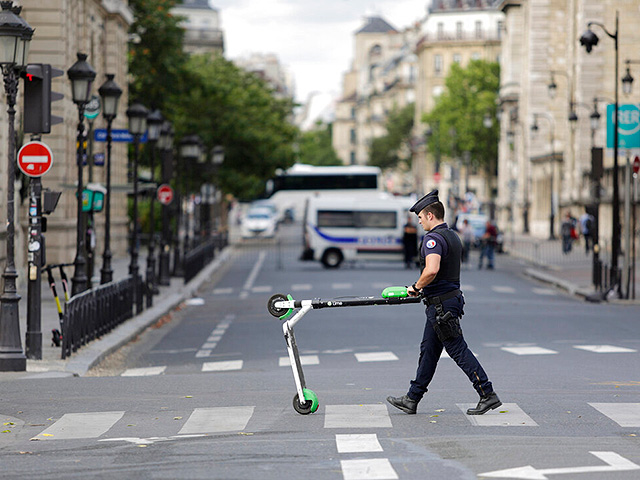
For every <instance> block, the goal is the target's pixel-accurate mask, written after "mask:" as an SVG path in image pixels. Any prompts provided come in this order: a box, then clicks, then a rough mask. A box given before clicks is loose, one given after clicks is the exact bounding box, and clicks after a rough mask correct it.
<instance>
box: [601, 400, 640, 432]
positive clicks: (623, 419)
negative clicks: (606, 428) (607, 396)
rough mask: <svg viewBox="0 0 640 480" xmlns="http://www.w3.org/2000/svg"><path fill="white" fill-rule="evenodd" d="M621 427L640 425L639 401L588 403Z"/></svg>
mask: <svg viewBox="0 0 640 480" xmlns="http://www.w3.org/2000/svg"><path fill="white" fill-rule="evenodd" d="M589 405H591V406H592V407H593V408H595V409H596V410H598V411H599V412H600V413H602V414H603V415H606V416H607V417H609V418H610V419H611V420H613V421H614V422H616V423H617V424H618V425H620V426H621V427H640V403H590V404H589Z"/></svg>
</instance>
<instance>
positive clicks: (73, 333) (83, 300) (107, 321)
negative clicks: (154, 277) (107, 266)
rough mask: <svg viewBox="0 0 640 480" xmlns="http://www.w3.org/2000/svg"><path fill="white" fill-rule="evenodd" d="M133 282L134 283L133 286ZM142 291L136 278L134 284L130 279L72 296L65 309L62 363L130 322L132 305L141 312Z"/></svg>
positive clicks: (131, 278)
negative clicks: (87, 345) (91, 342)
mask: <svg viewBox="0 0 640 480" xmlns="http://www.w3.org/2000/svg"><path fill="white" fill-rule="evenodd" d="M134 281H136V282H137V284H136V285H134ZM134 287H135V288H134ZM142 289H143V281H142V277H141V276H140V275H138V278H137V279H135V280H134V278H133V277H131V276H129V277H127V278H125V279H124V280H120V281H118V282H110V283H107V284H104V285H100V286H99V287H96V288H93V289H91V290H87V291H86V292H83V293H81V294H78V295H75V296H73V297H72V298H71V299H70V300H69V301H68V302H67V304H66V306H65V312H64V320H63V324H62V359H65V358H67V357H68V356H70V355H71V354H72V353H74V352H76V351H77V350H78V349H79V348H80V347H82V346H83V345H86V344H87V343H89V342H90V341H92V340H95V339H96V338H98V337H100V336H102V335H104V334H105V333H107V332H109V331H111V330H112V329H113V328H115V327H116V326H118V325H119V324H121V323H122V322H124V321H125V320H128V319H130V318H132V317H133V307H134V304H135V303H137V310H136V311H137V312H140V311H141V310H142V295H141V292H142ZM134 292H139V294H138V295H137V297H138V298H137V299H134ZM136 300H137V301H136Z"/></svg>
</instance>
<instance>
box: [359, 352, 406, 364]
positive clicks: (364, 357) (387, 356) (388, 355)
mask: <svg viewBox="0 0 640 480" xmlns="http://www.w3.org/2000/svg"><path fill="white" fill-rule="evenodd" d="M354 355H355V356H356V358H357V359H358V361H359V362H390V361H393V360H398V357H396V355H395V354H394V353H393V352H367V353H354Z"/></svg>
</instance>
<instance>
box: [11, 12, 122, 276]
mask: <svg viewBox="0 0 640 480" xmlns="http://www.w3.org/2000/svg"><path fill="white" fill-rule="evenodd" d="M20 5H21V6H22V7H23V9H22V13H21V17H22V18H24V19H25V20H26V21H27V22H28V23H29V24H30V25H31V27H32V28H35V33H34V35H33V39H32V41H31V48H30V52H29V57H28V62H29V63H46V64H51V65H52V66H53V67H54V68H57V69H60V70H62V71H64V74H63V75H62V76H60V77H57V78H54V79H53V82H52V90H53V91H55V92H60V93H62V94H63V95H64V99H63V100H60V101H56V102H54V103H52V114H53V115H57V116H59V117H62V118H63V119H64V121H63V122H62V123H60V124H57V125H53V126H52V129H51V133H50V134H47V135H43V136H42V141H43V142H45V143H46V144H48V145H49V147H50V148H51V150H52V151H53V166H52V168H51V170H50V171H49V172H48V173H47V174H46V175H44V176H43V177H42V184H43V187H44V188H50V189H51V190H55V191H61V192H62V195H61V197H60V201H59V203H58V207H57V209H56V210H55V212H54V213H53V214H52V215H50V216H49V218H48V231H47V233H46V245H47V251H46V255H47V262H48V263H60V262H72V261H73V259H74V258H75V252H76V248H75V246H76V225H77V223H76V196H75V191H76V184H77V172H78V169H77V166H76V134H77V125H78V108H77V107H76V105H75V104H74V103H73V101H72V96H71V82H70V81H69V79H68V77H67V74H66V72H67V70H68V69H69V67H71V65H73V64H74V63H75V61H76V53H77V52H84V53H86V54H87V55H88V62H89V63H90V64H91V65H92V66H93V68H94V69H95V70H96V72H97V76H96V79H95V82H94V86H93V91H94V93H95V94H97V90H98V88H99V86H100V85H101V84H102V83H103V82H104V81H105V80H106V78H105V74H106V73H113V74H115V81H116V82H117V83H118V85H119V86H120V87H121V88H122V89H123V91H124V93H123V95H122V97H121V98H120V104H119V114H118V117H117V118H116V119H115V121H114V123H113V128H118V129H126V128H127V118H126V115H125V111H126V108H127V107H126V106H127V101H128V99H127V42H128V30H129V25H130V24H131V23H132V22H133V14H132V12H131V10H130V9H129V7H128V6H127V2H126V1H124V0H48V1H47V2H42V1H41V0H22V1H21V2H20ZM22 92H23V85H22V81H21V83H20V86H19V92H18V105H17V106H16V110H17V115H16V122H15V127H16V132H17V134H18V148H19V146H20V145H22V144H23V143H26V142H28V141H29V140H30V138H29V136H28V135H27V136H24V135H23V134H22V98H21V95H22ZM5 98H6V97H5V96H3V99H5ZM5 102H6V100H4V101H3V103H4V104H5V106H4V108H1V109H0V158H1V159H2V161H0V178H3V179H6V175H7V173H6V172H7V164H6V163H7V161H6V159H7V148H8V139H7V129H8V124H7V112H6V110H7V109H6V103H5ZM85 125H87V123H86V122H85ZM93 126H94V128H105V122H104V120H103V119H102V116H98V118H96V119H95V121H94V124H93ZM92 148H93V152H94V153H103V152H104V151H105V144H104V143H94V144H93V145H92ZM92 176H93V181H94V182H99V183H103V184H104V182H105V180H104V179H105V175H104V168H101V167H93V172H92ZM24 179H25V177H22V179H21V181H24ZM87 179H88V168H87V167H85V171H84V183H86V182H87ZM21 181H19V182H17V184H16V223H15V225H16V238H15V246H16V248H15V253H16V267H17V269H18V284H19V285H24V284H25V282H26V278H25V267H26V245H27V236H26V232H27V223H28V217H27V216H28V211H27V202H26V201H23V202H21V200H20V194H19V190H20V187H21ZM112 184H113V187H114V194H113V197H112V198H113V200H112V218H111V225H112V227H111V238H112V240H111V247H112V250H113V254H114V256H115V255H126V239H127V212H126V205H127V199H126V192H127V190H128V186H127V151H126V145H125V144H118V143H115V144H114V147H113V152H112ZM24 189H25V190H26V185H24ZM0 196H1V197H0V198H2V199H3V200H2V201H1V204H2V205H3V206H5V207H4V208H2V209H0V219H1V220H0V225H1V226H0V231H1V233H2V239H1V241H0V263H2V264H4V257H5V254H6V249H5V246H4V236H5V221H4V219H5V218H6V205H5V203H6V202H5V200H4V199H6V180H3V182H2V183H1V184H0ZM96 216H97V251H96V254H97V256H98V261H97V265H96V272H98V273H99V268H100V266H101V260H100V256H101V254H102V247H103V245H104V239H103V236H104V228H103V222H104V214H97V215H96Z"/></svg>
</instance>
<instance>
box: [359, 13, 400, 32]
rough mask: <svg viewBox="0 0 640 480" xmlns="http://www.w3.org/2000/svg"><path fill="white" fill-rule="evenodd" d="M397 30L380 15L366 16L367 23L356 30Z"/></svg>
mask: <svg viewBox="0 0 640 480" xmlns="http://www.w3.org/2000/svg"><path fill="white" fill-rule="evenodd" d="M387 32H397V30H396V29H395V28H394V27H392V26H391V25H390V24H389V23H388V22H387V21H386V20H385V19H383V18H382V17H367V24H366V25H365V26H364V27H362V28H361V29H360V30H358V31H357V32H356V35H358V34H359V33H387Z"/></svg>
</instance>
